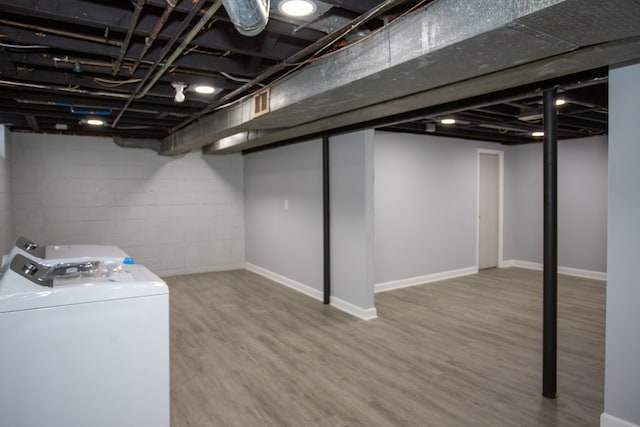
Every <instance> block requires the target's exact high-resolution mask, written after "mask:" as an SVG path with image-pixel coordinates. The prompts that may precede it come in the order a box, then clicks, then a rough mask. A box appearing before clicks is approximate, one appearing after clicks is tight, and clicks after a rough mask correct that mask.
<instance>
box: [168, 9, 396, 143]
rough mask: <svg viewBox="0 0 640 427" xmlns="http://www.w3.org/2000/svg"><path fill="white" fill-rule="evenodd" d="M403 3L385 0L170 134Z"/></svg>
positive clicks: (199, 113) (192, 117)
mask: <svg viewBox="0 0 640 427" xmlns="http://www.w3.org/2000/svg"><path fill="white" fill-rule="evenodd" d="M404 1H405V0H386V1H384V2H382V3H380V4H379V5H378V6H376V7H374V8H372V9H371V10H369V11H368V12H366V13H363V14H362V15H360V16H358V17H357V18H355V19H354V20H353V21H351V22H349V23H348V24H346V25H343V26H342V27H340V28H338V29H337V30H335V31H334V32H332V33H330V34H327V35H326V36H324V37H322V38H321V39H319V40H317V41H316V42H314V43H312V44H310V45H309V46H307V47H306V48H304V49H302V50H300V51H298V52H297V53H295V54H293V55H291V56H290V57H289V58H287V59H285V60H284V61H281V62H279V63H277V64H275V65H273V66H272V67H270V68H268V69H267V70H265V71H264V72H262V73H261V74H259V75H258V76H257V77H255V78H254V79H253V80H251V81H249V82H248V83H246V84H244V85H242V86H240V87H239V88H237V89H236V90H234V91H232V92H229V93H228V94H226V95H225V96H223V97H222V98H220V99H219V100H218V102H217V103H216V104H212V105H210V106H208V107H206V108H205V109H203V110H201V111H200V112H198V113H197V114H194V115H193V116H191V117H190V118H189V119H187V120H185V121H184V122H182V123H180V124H179V125H178V126H175V127H174V128H173V129H171V131H170V132H171V133H174V132H176V131H178V130H180V129H182V128H184V127H185V126H187V125H189V124H190V123H192V122H194V121H196V120H198V119H199V118H200V117H202V116H204V115H206V114H209V113H211V112H212V111H214V110H217V109H218V108H219V107H220V106H221V105H223V104H224V103H225V102H228V101H229V100H231V99H233V98H235V97H237V96H238V95H241V94H243V93H244V92H246V91H247V90H249V89H251V88H252V87H253V86H256V85H258V84H259V83H261V82H263V81H264V80H266V79H268V78H269V77H271V76H273V75H274V74H275V73H277V72H278V71H281V70H283V69H285V68H287V67H289V66H292V65H296V64H297V63H298V62H300V61H301V60H302V59H304V58H306V57H307V56H309V55H311V54H313V53H316V52H317V51H318V50H323V49H326V48H327V47H328V46H330V45H331V44H332V43H334V42H335V41H336V40H338V39H340V38H341V37H344V36H345V35H347V34H349V33H351V32H352V31H354V30H355V29H357V28H358V27H359V26H360V25H362V24H364V23H365V22H367V21H369V20H371V19H373V18H375V17H376V16H379V15H380V14H382V13H384V12H386V11H387V10H389V9H391V8H393V7H395V6H397V5H399V4H400V3H402V2H404Z"/></svg>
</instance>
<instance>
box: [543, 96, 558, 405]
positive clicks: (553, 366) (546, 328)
mask: <svg viewBox="0 0 640 427" xmlns="http://www.w3.org/2000/svg"><path fill="white" fill-rule="evenodd" d="M556 108H557V107H556V89H549V90H545V91H544V119H543V121H544V272H543V275H544V300H543V327H542V329H543V331H542V333H543V338H542V341H543V343H542V395H543V396H544V397H548V398H550V399H554V398H555V397H556V379H557V347H558V282H557V279H558V135H557V128H558V116H557V111H556Z"/></svg>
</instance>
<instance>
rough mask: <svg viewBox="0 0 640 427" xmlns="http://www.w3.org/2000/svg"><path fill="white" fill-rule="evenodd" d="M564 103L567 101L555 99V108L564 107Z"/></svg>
mask: <svg viewBox="0 0 640 427" xmlns="http://www.w3.org/2000/svg"><path fill="white" fill-rule="evenodd" d="M566 103H567V101H566V100H564V99H562V98H558V99H556V106H557V107H559V106H561V105H564V104H566Z"/></svg>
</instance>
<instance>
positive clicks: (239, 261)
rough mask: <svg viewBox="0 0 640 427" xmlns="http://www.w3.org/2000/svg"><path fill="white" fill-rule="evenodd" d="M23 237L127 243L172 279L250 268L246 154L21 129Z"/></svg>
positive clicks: (18, 160) (18, 176)
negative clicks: (170, 151)
mask: <svg viewBox="0 0 640 427" xmlns="http://www.w3.org/2000/svg"><path fill="white" fill-rule="evenodd" d="M11 148H12V150H13V151H12V162H11V167H12V173H11V177H12V179H11V182H12V190H13V236H12V238H13V239H15V238H16V237H18V236H20V235H24V236H26V237H28V238H30V239H32V240H34V241H37V242H39V243H41V244H82V243H85V244H107V245H116V246H120V247H121V248H122V249H124V250H125V251H126V252H127V253H129V254H130V255H131V256H133V257H134V258H135V260H136V262H138V263H140V264H144V265H146V266H148V267H149V268H151V269H152V270H153V271H154V272H156V273H157V274H159V275H162V276H168V275H175V274H188V273H196V272H205V271H215V270H225V269H233V268H242V267H243V264H244V211H243V170H242V169H243V159H242V157H241V156H240V155H228V156H204V155H203V154H202V153H200V152H192V153H189V154H186V155H183V156H178V157H163V156H159V155H158V154H156V153H155V152H153V151H150V150H142V149H131V148H126V149H125V148H121V147H118V146H117V145H115V144H114V143H113V141H112V140H111V139H109V138H96V137H79V136H74V137H69V136H60V135H39V134H13V135H12V146H11Z"/></svg>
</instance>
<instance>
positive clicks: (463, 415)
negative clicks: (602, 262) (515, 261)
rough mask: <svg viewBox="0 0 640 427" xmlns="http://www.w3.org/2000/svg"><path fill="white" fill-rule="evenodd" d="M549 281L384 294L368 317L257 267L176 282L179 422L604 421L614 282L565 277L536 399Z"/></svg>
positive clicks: (509, 279) (174, 397)
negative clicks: (550, 355) (545, 379)
mask: <svg viewBox="0 0 640 427" xmlns="http://www.w3.org/2000/svg"><path fill="white" fill-rule="evenodd" d="M541 282H542V276H541V273H539V272H535V271H529V270H522V269H517V268H510V269H501V270H496V269H494V270H485V271H482V272H480V273H479V274H477V275H473V276H466V277H463V278H459V279H453V280H447V281H442V282H437V283H430V284H427V285H422V286H416V287H412V288H406V289H400V290H396V291H391V292H384V293H379V294H377V295H376V307H377V310H378V316H379V318H378V319H375V320H372V321H368V322H364V321H360V320H357V319H354V318H353V317H351V316H349V315H347V314H345V313H343V312H341V311H339V310H337V309H335V308H333V307H328V306H324V305H322V304H321V303H319V302H318V301H316V300H313V299H311V298H308V297H306V296H304V295H301V294H299V293H297V292H295V291H292V290H290V289H288V288H286V287H284V286H281V285H278V284H275V283H273V282H271V281H269V280H267V279H265V278H263V277H260V276H258V275H255V274H253V273H250V272H248V271H231V272H220V273H208V274H196V275H189V276H177V277H171V278H168V279H167V283H168V284H169V287H170V298H171V381H172V384H171V404H172V407H171V421H172V424H171V425H172V427H196V426H198V427H199V426H202V427H204V426H207V427H210V426H243V427H245V426H278V427H281V426H332V427H336V426H342V427H346V426H349V427H355V426H492V427H499V426H545V427H552V426H562V427H565V426H569V427H570V426H594V427H595V426H598V425H599V421H598V419H599V416H600V413H601V412H602V410H603V383H604V313H605V284H604V283H603V282H598V281H592V280H588V279H578V278H573V277H568V276H560V277H559V285H558V287H559V294H558V307H559V320H558V348H559V353H558V368H559V373H558V398H557V399H555V400H549V399H545V398H543V397H542V396H541V366H542V358H541V342H542V336H541V332H540V331H541V313H542V299H541V295H542V284H541Z"/></svg>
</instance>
